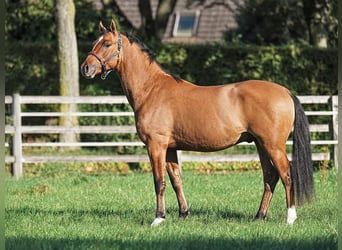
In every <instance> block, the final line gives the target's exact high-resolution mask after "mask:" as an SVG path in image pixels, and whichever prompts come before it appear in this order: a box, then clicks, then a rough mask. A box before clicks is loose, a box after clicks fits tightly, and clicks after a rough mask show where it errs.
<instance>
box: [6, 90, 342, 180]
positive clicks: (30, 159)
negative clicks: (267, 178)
mask: <svg viewBox="0 0 342 250" xmlns="http://www.w3.org/2000/svg"><path fill="white" fill-rule="evenodd" d="M299 99H300V101H301V103H302V104H304V105H305V107H306V106H307V105H311V104H316V105H317V104H323V105H325V106H329V107H330V108H329V110H326V109H327V108H325V110H318V111H306V115H307V116H328V117H329V119H328V120H329V121H328V122H326V123H324V124H310V131H311V132H315V133H328V134H329V139H324V140H315V139H312V145H326V146H329V147H330V148H331V150H330V151H329V152H323V153H313V155H312V159H313V160H315V161H323V160H330V159H331V158H333V159H334V163H335V166H336V167H337V166H338V163H337V152H338V151H337V146H338V141H337V131H338V129H337V126H338V124H337V115H338V98H337V96H299ZM5 104H6V105H11V114H9V116H7V119H6V121H10V120H12V124H10V122H7V123H6V126H5V134H7V137H8V136H10V137H11V143H6V146H7V147H11V148H10V151H11V152H12V153H11V154H10V155H7V156H6V163H12V164H13V175H14V176H15V177H16V178H19V177H21V176H22V174H23V164H24V163H39V162H91V161H93V162H94V161H95V162H145V161H148V157H147V154H145V155H101V156H99V155H87V156H84V155H74V156H58V155H54V156H46V155H39V156H29V155H23V148H24V147H55V148H56V147H119V146H136V147H144V144H143V143H142V142H140V141H138V140H136V141H107V142H84V141H81V142H74V143H68V142H58V141H57V142H39V141H38V142H30V141H23V136H24V135H28V134H29V135H33V134H47V135H49V134H61V133H65V132H74V133H77V134H123V133H131V134H134V133H136V129H135V126H134V125H115V124H113V125H110V126H108V125H107V126H74V127H63V126H58V125H30V126H28V125H22V119H23V118H25V119H26V118H27V117H31V118H37V117H38V118H39V117H40V118H41V117H50V118H52V117H54V118H58V117H61V116H76V117H106V116H109V117H115V116H119V117H122V116H127V117H132V116H134V114H133V112H132V110H130V111H113V112H69V113H63V112H32V111H23V108H22V106H23V105H32V104H40V105H45V104H57V105H59V104H94V105H99V104H110V105H118V104H121V105H122V104H127V105H128V102H127V99H126V97H125V96H80V97H62V96H20V95H18V94H15V95H13V96H6V97H5ZM7 110H8V109H7ZM287 144H288V145H290V144H292V141H290V140H289V141H288V142H287ZM242 145H249V144H248V143H242ZM179 153H180V152H179ZM289 157H290V158H291V154H289ZM258 160H259V158H258V156H257V155H256V154H208V153H199V154H190V153H186V152H182V154H181V161H183V162H188V161H190V162H202V161H203V162H231V161H241V162H243V161H258Z"/></svg>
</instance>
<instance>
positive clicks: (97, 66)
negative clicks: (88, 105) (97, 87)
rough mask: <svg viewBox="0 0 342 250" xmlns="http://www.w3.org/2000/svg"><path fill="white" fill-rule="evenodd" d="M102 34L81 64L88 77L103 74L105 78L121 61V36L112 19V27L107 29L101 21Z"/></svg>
mask: <svg viewBox="0 0 342 250" xmlns="http://www.w3.org/2000/svg"><path fill="white" fill-rule="evenodd" d="M99 27H100V31H101V36H100V37H99V38H97V40H96V41H95V42H94V43H93V49H92V50H91V51H90V52H89V54H88V56H87V58H86V59H85V60H84V62H83V63H82V65H81V72H82V75H83V76H84V77H86V78H94V77H95V76H96V75H98V74H101V78H102V79H105V78H106V77H107V75H108V74H109V73H110V72H111V71H112V70H114V69H116V68H117V66H118V64H119V61H120V51H121V45H122V44H121V43H122V40H121V36H120V33H119V32H118V31H117V29H116V26H115V22H114V21H113V20H112V22H111V24H110V29H109V30H107V29H106V28H105V27H104V26H103V24H102V22H100V25H99Z"/></svg>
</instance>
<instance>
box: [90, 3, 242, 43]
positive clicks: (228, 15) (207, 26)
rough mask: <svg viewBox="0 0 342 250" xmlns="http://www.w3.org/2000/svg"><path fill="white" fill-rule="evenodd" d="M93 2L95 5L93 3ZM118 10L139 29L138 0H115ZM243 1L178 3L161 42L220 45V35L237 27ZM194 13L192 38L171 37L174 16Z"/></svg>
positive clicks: (154, 9)
mask: <svg viewBox="0 0 342 250" xmlns="http://www.w3.org/2000/svg"><path fill="white" fill-rule="evenodd" d="M149 1H151V2H150V3H151V8H152V13H153V16H155V13H156V9H157V5H158V0H149ZM93 2H96V0H95V1H93ZM116 3H117V5H118V7H119V8H120V10H121V11H122V12H123V13H124V14H125V15H126V17H127V18H128V19H129V21H130V22H131V24H132V25H133V26H134V27H135V28H139V27H140V25H141V17H140V13H139V7H138V0H116ZM241 4H243V0H220V1H218V0H198V1H196V0H192V1H191V0H187V1H185V0H179V1H177V3H176V6H175V8H174V11H173V14H172V15H171V16H170V18H169V21H168V24H167V28H166V31H165V34H164V38H163V41H164V42H184V43H205V42H213V41H221V40H223V39H224V33H225V32H226V31H227V30H229V29H234V28H236V27H237V23H236V21H235V14H236V11H237V8H238V6H240V5H241ZM190 12H197V13H198V22H197V26H196V30H195V32H194V34H193V35H192V36H190V37H179V36H176V35H175V33H174V26H175V21H176V15H177V13H190Z"/></svg>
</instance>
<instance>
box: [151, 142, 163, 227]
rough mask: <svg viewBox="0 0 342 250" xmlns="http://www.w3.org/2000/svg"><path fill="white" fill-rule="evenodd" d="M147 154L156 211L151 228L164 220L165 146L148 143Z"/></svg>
mask: <svg viewBox="0 0 342 250" xmlns="http://www.w3.org/2000/svg"><path fill="white" fill-rule="evenodd" d="M147 150H148V154H149V157H150V162H151V166H152V171H153V178H154V188H155V193H156V201H157V210H156V217H155V219H154V221H153V222H152V224H151V226H152V227H154V226H158V225H159V224H160V223H162V222H163V221H164V220H165V216H166V211H165V188H166V183H165V165H166V146H165V147H163V146H161V145H159V144H156V143H153V142H151V143H149V144H148V146H147Z"/></svg>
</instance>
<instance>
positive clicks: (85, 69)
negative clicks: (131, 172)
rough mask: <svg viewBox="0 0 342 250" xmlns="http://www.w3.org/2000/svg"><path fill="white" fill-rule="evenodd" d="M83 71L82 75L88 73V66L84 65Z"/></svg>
mask: <svg viewBox="0 0 342 250" xmlns="http://www.w3.org/2000/svg"><path fill="white" fill-rule="evenodd" d="M83 70H84V73H88V71H89V66H88V64H86V65H84V67H83Z"/></svg>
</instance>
